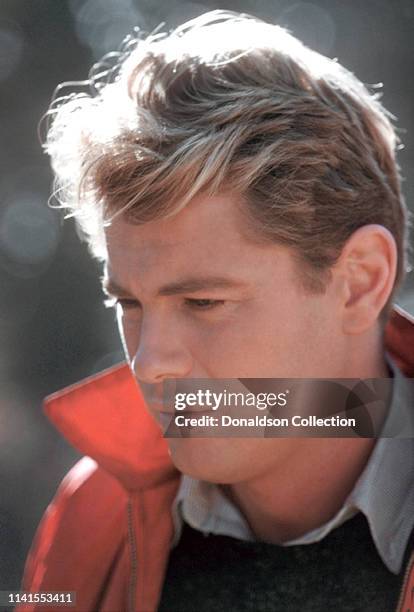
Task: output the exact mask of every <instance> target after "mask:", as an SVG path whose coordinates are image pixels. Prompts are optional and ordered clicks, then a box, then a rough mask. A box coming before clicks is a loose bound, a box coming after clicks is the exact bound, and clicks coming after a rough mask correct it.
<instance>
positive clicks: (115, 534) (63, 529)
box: [17, 307, 414, 612]
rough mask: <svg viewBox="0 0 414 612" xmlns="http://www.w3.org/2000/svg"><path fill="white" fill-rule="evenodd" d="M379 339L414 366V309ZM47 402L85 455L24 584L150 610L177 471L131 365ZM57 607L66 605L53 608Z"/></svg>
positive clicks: (80, 601) (83, 602) (42, 534)
mask: <svg viewBox="0 0 414 612" xmlns="http://www.w3.org/2000/svg"><path fill="white" fill-rule="evenodd" d="M385 346H386V349H387V350H388V351H389V352H390V353H391V355H392V356H393V357H394V359H395V361H396V363H397V365H398V366H399V367H400V368H401V370H402V371H403V372H404V373H405V374H406V375H407V376H414V318H412V317H410V316H409V315H408V314H407V313H405V312H404V311H402V310H401V309H399V308H397V307H396V308H395V309H394V311H393V313H392V316H391V318H390V321H389V323H388V325H387V328H386V336H385ZM413 409H414V407H413ZM45 410H46V413H47V415H48V417H49V418H50V419H51V421H52V422H53V423H54V425H55V426H56V427H57V428H58V429H59V430H60V432H61V433H62V434H63V435H64V436H65V437H66V438H67V439H68V440H69V442H70V443H71V444H73V446H74V447H76V448H77V449H78V450H79V451H81V452H82V453H84V454H85V455H86V457H84V458H83V459H81V460H80V461H79V462H78V463H77V464H76V465H75V466H74V467H73V468H72V470H70V472H69V473H68V474H67V476H66V477H65V478H64V480H63V481H62V483H61V485H60V487H59V489H58V491H57V494H56V496H55V498H54V499H53V501H52V503H51V504H50V505H49V507H48V508H47V510H46V512H45V515H44V517H43V519H42V521H41V523H40V525H39V528H38V530H37V533H36V536H35V538H34V542H33V544H32V548H31V550H30V553H29V555H28V558H27V561H26V567H25V573H24V578H23V584H22V590H25V591H31V592H39V591H41V592H47V591H76V593H77V604H76V610H77V611H78V610H79V611H81V610H84V611H98V610H99V611H101V612H121V611H124V610H129V611H131V612H132V611H135V612H136V611H138V612H153V611H154V610H156V609H157V606H158V601H159V597H160V594H161V588H162V584H163V578H164V572H165V569H166V565H167V562H168V554H169V550H170V543H171V539H172V537H173V523H172V517H171V505H172V502H173V500H174V497H175V495H176V492H177V488H178V485H179V481H180V474H179V472H178V471H177V470H176V469H175V467H174V466H173V464H172V462H171V460H170V458H169V455H168V453H167V445H166V442H165V440H164V439H163V437H162V434H161V432H160V429H159V427H158V425H156V423H155V421H153V419H152V417H151V416H150V415H149V414H148V412H147V411H146V409H145V405H144V401H143V398H142V396H141V394H140V391H139V388H138V386H137V385H136V383H135V380H134V378H133V377H132V375H131V373H130V370H129V368H128V366H126V365H121V366H116V367H114V368H111V369H110V370H107V371H105V372H103V373H102V374H99V375H97V376H94V377H92V378H90V379H87V380H86V381H83V382H81V383H79V384H77V385H73V386H71V387H69V388H67V389H65V390H63V391H61V392H59V393H56V394H54V395H52V396H51V397H49V398H48V399H47V400H46V402H45ZM410 567H411V572H409V573H408V575H407V580H406V582H405V588H404V595H403V596H402V598H401V602H400V606H401V607H400V606H399V610H404V612H406V611H407V610H414V607H413V608H411V607H409V606H410V605H413V606H414V601H411V600H410V599H409V598H410V597H412V593H411V590H412V589H414V567H412V564H411V565H410ZM413 592H414V591H413ZM403 599H404V601H403ZM409 602H410V603H409ZM54 609H55V608H53V607H50V606H48V607H44V606H41V605H40V604H32V605H21V606H20V607H18V608H17V610H18V611H19V612H23V611H24V612H29V611H33V610H36V612H39V611H40V610H45V611H46V610H47V611H48V612H51V611H52V610H54ZM62 609H71V608H56V610H59V611H61V610H62ZM72 609H73V608H72Z"/></svg>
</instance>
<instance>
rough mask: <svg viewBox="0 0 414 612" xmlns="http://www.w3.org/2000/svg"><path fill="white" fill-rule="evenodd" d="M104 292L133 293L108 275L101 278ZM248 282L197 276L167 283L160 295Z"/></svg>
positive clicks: (228, 287)
mask: <svg viewBox="0 0 414 612" xmlns="http://www.w3.org/2000/svg"><path fill="white" fill-rule="evenodd" d="M101 282H102V289H103V291H104V293H106V294H107V295H110V296H124V297H126V296H131V293H130V292H129V291H128V290H127V289H125V288H124V287H121V285H119V284H118V283H117V282H116V281H115V279H113V278H110V277H108V276H103V277H102V278H101ZM245 287H246V283H243V282H242V281H238V280H235V279H231V278H227V277H225V276H206V277H197V278H195V277H194V278H192V277H190V278H184V279H182V280H179V281H176V282H172V283H167V284H166V285H163V286H162V287H160V289H159V290H158V292H157V294H158V295H160V296H168V295H179V294H182V293H195V292H197V291H203V290H209V289H237V288H245Z"/></svg>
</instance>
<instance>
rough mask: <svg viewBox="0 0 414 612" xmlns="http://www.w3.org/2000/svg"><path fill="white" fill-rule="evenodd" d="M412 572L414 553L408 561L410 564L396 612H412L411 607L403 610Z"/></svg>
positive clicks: (405, 574)
mask: <svg viewBox="0 0 414 612" xmlns="http://www.w3.org/2000/svg"><path fill="white" fill-rule="evenodd" d="M411 572H414V553H411V556H410V558H409V559H408V563H407V566H406V568H405V572H404V579H403V582H402V586H401V590H400V596H399V598H398V604H397V607H396V610H395V612H411V607H410V608H408V610H403V609H402V605H403V601H404V596H405V591H406V587H407V584H408V579H409V577H410V574H411Z"/></svg>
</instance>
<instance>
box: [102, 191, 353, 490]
mask: <svg viewBox="0 0 414 612" xmlns="http://www.w3.org/2000/svg"><path fill="white" fill-rule="evenodd" d="M239 206H240V202H239V201H238V200H237V198H236V197H234V196H233V197H232V196H229V195H221V196H216V197H198V198H197V199H195V200H194V201H193V202H192V203H191V204H190V205H188V206H187V207H186V208H185V209H184V210H182V211H180V212H179V213H178V214H177V215H176V216H174V217H172V218H170V219H163V220H159V221H153V222H150V223H146V224H144V225H140V226H137V225H133V224H129V223H127V222H126V221H125V220H122V219H120V218H119V219H117V220H115V221H114V222H113V224H112V225H111V226H110V227H109V228H107V229H106V240H107V250H108V260H107V269H106V273H107V277H108V279H107V284H108V288H109V290H110V292H111V294H113V295H114V296H116V297H117V298H118V303H119V305H118V307H117V308H118V322H119V326H120V332H121V336H122V338H123V342H124V347H125V351H126V354H127V358H128V360H129V363H130V365H131V368H132V369H133V371H134V373H135V376H136V377H137V380H138V382H139V383H140V386H141V388H142V390H143V393H144V396H145V398H146V400H147V405H148V409H149V410H150V412H151V413H152V415H153V416H154V418H155V419H157V420H158V421H159V422H161V417H160V411H162V403H161V400H162V390H163V389H162V387H163V381H164V380H165V379H168V378H278V377H281V378H289V377H301V378H307V377H341V376H345V375H346V350H345V338H344V336H343V334H342V332H341V320H340V300H339V297H338V296H339V291H338V288H337V285H336V281H335V280H334V281H332V283H331V284H330V285H329V287H328V289H327V291H326V293H325V294H323V295H311V294H309V293H307V292H306V291H305V290H304V289H303V288H302V287H301V284H300V282H299V279H298V270H297V264H296V263H295V261H294V259H293V257H292V253H291V251H290V250H289V249H288V248H287V247H283V246H280V245H275V244H272V245H270V244H268V243H267V244H257V243H254V242H252V241H250V240H249V239H248V238H247V237H246V233H245V232H244V231H243V221H242V218H241V214H240V209H239ZM334 279H335V277H334ZM167 442H168V445H169V448H170V452H171V457H172V460H173V461H174V463H175V464H176V466H177V467H178V468H179V469H180V470H181V471H182V472H184V473H187V474H190V475H192V476H194V477H198V478H202V479H204V480H210V481H214V482H222V483H232V482H237V481H240V480H243V479H247V478H251V477H254V476H255V475H258V474H259V473H260V471H263V470H268V469H269V468H270V467H272V465H274V464H275V462H276V463H277V462H279V461H281V460H282V459H283V458H286V457H287V456H288V455H289V454H290V453H292V452H294V448H295V447H294V445H295V444H297V443H298V441H297V440H296V441H295V440H294V439H292V438H291V439H277V438H273V439H271V438H270V439H269V438H267V439H262V438H260V439H253V438H249V439H243V438H232V439H229V438H169V439H168V440H167Z"/></svg>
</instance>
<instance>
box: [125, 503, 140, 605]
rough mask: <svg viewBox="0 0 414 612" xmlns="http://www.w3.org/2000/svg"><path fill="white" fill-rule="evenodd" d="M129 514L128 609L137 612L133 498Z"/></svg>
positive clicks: (128, 510)
mask: <svg viewBox="0 0 414 612" xmlns="http://www.w3.org/2000/svg"><path fill="white" fill-rule="evenodd" d="M127 513H128V542H129V550H130V555H131V576H130V579H129V589H128V609H129V611H130V612H136V610H135V596H136V592H137V582H138V554H137V541H136V538H135V531H134V522H133V507H132V499H131V498H130V499H129V500H128V506H127Z"/></svg>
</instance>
